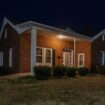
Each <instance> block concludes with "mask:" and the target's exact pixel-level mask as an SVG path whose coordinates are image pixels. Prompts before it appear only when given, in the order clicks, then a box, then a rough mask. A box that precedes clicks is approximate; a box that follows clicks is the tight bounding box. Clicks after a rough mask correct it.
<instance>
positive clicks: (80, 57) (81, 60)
mask: <svg viewBox="0 0 105 105" xmlns="http://www.w3.org/2000/svg"><path fill="white" fill-rule="evenodd" d="M78 67H84V53H79V54H78Z"/></svg>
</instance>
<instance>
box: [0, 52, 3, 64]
mask: <svg viewBox="0 0 105 105" xmlns="http://www.w3.org/2000/svg"><path fill="white" fill-rule="evenodd" d="M0 66H3V51H1V52H0Z"/></svg>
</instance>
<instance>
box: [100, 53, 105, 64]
mask: <svg viewBox="0 0 105 105" xmlns="http://www.w3.org/2000/svg"><path fill="white" fill-rule="evenodd" d="M100 64H101V65H104V64H105V51H101V52H100Z"/></svg>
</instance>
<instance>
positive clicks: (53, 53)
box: [52, 49, 55, 66]
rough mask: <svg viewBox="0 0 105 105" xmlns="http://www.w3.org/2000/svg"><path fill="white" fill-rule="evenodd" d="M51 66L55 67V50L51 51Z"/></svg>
mask: <svg viewBox="0 0 105 105" xmlns="http://www.w3.org/2000/svg"><path fill="white" fill-rule="evenodd" d="M52 66H55V49H52Z"/></svg>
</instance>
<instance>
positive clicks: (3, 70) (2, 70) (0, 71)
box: [0, 67, 9, 76]
mask: <svg viewBox="0 0 105 105" xmlns="http://www.w3.org/2000/svg"><path fill="white" fill-rule="evenodd" d="M7 74H9V69H7V68H6V67H0V76H2V75H7Z"/></svg>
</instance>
